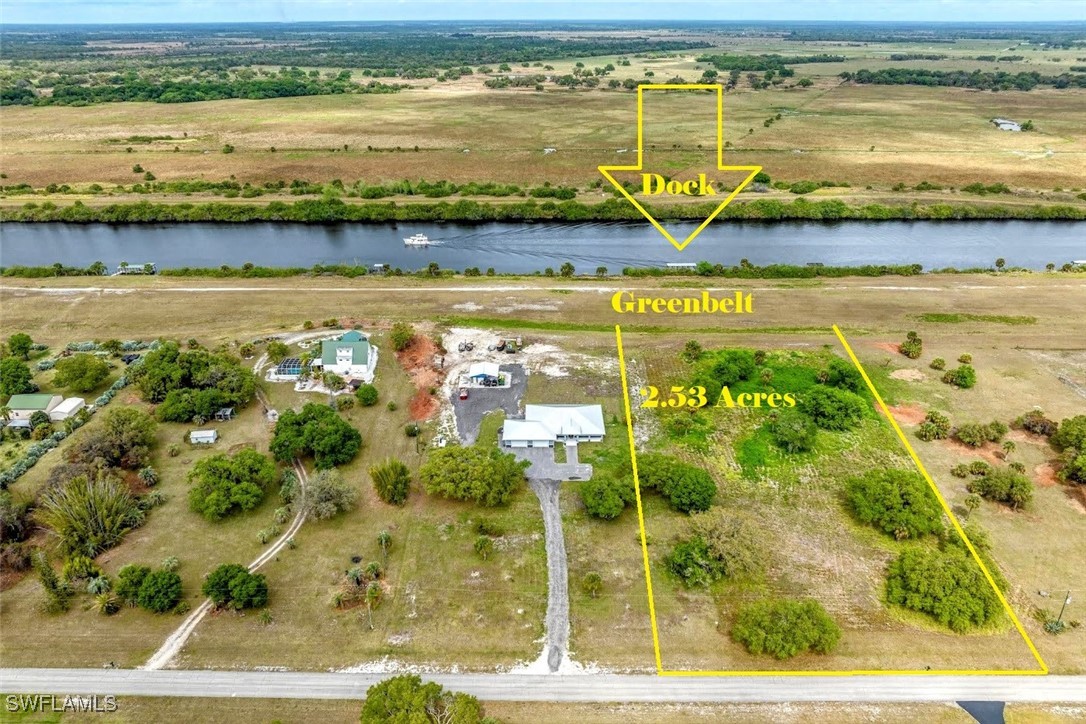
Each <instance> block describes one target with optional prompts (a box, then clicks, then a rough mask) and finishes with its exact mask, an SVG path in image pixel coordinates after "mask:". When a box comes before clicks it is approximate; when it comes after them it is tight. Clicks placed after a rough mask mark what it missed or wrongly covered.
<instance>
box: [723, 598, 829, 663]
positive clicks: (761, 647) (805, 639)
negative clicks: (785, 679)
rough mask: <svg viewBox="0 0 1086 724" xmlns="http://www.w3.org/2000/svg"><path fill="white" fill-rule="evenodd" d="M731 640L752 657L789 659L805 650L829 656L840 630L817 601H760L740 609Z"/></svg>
mask: <svg viewBox="0 0 1086 724" xmlns="http://www.w3.org/2000/svg"><path fill="white" fill-rule="evenodd" d="M732 638H733V639H735V640H736V641H737V642H739V643H741V644H743V646H745V647H746V649H747V651H749V652H750V653H752V654H755V655H760V654H769V655H770V656H773V657H775V658H777V659H789V658H792V657H793V656H796V655H798V654H802V653H806V652H808V651H813V652H814V653H816V654H828V653H830V652H831V651H833V650H834V648H836V647H837V643H838V642H839V641H840V640H841V628H840V627H839V626H838V625H837V623H836V622H835V621H834V620H833V618H832V617H831V616H830V615H829V614H828V613H826V609H824V608H823V607H822V604H820V603H818V601H812V600H807V601H792V600H781V601H760V602H758V603H752V604H750V605H747V606H744V607H743V608H742V609H740V611H739V616H738V617H737V618H736V621H735V625H734V626H733V627H732Z"/></svg>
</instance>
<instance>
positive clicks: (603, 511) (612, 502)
mask: <svg viewBox="0 0 1086 724" xmlns="http://www.w3.org/2000/svg"><path fill="white" fill-rule="evenodd" d="M580 493H581V501H582V502H583V503H584V507H585V511H586V512H587V513H588V514H589V515H590V516H592V517H593V518H602V519H603V520H614V519H615V518H617V517H618V516H619V515H620V514H621V513H622V511H623V510H625V509H626V506H627V505H629V504H630V503H632V502H634V488H633V481H632V480H629V479H625V478H624V479H618V478H613V477H610V476H607V475H595V476H593V477H592V478H590V479H589V480H585V481H584V482H583V483H581V487H580Z"/></svg>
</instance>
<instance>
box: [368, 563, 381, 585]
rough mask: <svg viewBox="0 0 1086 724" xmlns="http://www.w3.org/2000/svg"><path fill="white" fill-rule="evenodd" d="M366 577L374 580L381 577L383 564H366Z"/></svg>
mask: <svg viewBox="0 0 1086 724" xmlns="http://www.w3.org/2000/svg"><path fill="white" fill-rule="evenodd" d="M366 577H367V578H371V579H373V580H377V579H378V578H380V577H381V564H380V563H378V562H377V561H371V562H370V563H368V564H366Z"/></svg>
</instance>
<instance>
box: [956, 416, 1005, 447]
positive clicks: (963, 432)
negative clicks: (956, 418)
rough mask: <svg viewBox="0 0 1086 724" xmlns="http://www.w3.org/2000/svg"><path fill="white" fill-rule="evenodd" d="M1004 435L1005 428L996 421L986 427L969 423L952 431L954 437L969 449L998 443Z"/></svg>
mask: <svg viewBox="0 0 1086 724" xmlns="http://www.w3.org/2000/svg"><path fill="white" fill-rule="evenodd" d="M1006 434H1007V426H1006V425H1004V424H1003V423H1002V422H999V421H998V420H995V421H993V422H990V423H988V424H987V425H982V424H980V423H978V422H970V423H966V424H964V425H960V426H959V427H958V429H957V430H955V431H954V436H955V437H956V438H958V440H960V441H961V442H962V443H964V444H966V445H969V446H970V447H982V446H983V445H984V443H986V442H999V441H1000V440H1001V439H1003V436H1004V435H1006Z"/></svg>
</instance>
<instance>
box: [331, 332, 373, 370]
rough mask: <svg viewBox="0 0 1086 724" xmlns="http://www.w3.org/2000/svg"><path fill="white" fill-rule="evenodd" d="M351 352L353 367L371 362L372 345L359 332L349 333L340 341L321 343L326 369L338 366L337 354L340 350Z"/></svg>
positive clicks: (332, 340) (333, 340)
mask: <svg viewBox="0 0 1086 724" xmlns="http://www.w3.org/2000/svg"><path fill="white" fill-rule="evenodd" d="M347 348H349V349H350V350H351V364H352V365H366V364H369V361H370V343H369V341H368V340H366V339H365V338H364V337H363V336H362V335H361V334H360V333H359V332H347V333H346V334H344V335H343V336H342V337H340V338H339V339H326V340H324V341H323V342H321V362H322V363H323V364H324V366H325V367H328V366H330V365H335V364H336V352H337V350H340V349H347Z"/></svg>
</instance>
